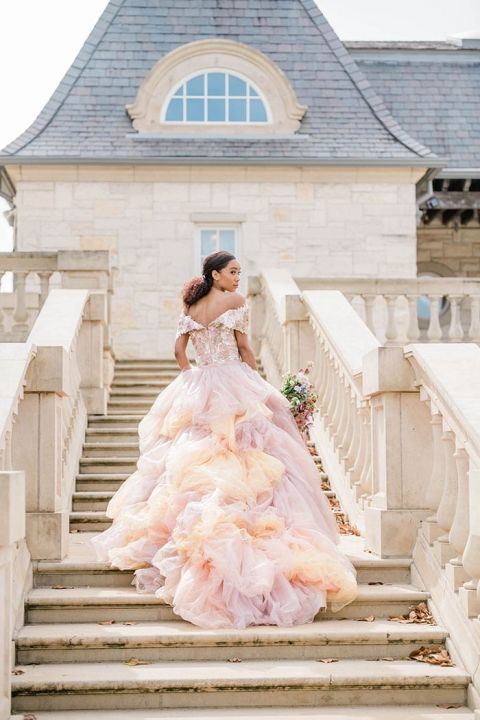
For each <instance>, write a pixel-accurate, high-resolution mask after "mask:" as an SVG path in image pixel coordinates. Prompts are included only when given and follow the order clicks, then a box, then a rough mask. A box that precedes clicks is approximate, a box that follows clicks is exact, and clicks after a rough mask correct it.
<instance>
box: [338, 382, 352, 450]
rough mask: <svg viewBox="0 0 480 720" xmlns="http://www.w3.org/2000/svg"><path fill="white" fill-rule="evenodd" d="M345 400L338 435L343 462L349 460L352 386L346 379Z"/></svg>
mask: <svg viewBox="0 0 480 720" xmlns="http://www.w3.org/2000/svg"><path fill="white" fill-rule="evenodd" d="M342 395H343V400H342V405H343V407H342V415H341V417H340V423H339V425H340V432H339V436H338V450H339V452H340V457H341V459H342V463H343V464H345V463H346V460H347V449H348V442H347V439H348V430H349V426H350V388H349V386H348V383H347V381H346V380H345V383H344V388H343V393H342Z"/></svg>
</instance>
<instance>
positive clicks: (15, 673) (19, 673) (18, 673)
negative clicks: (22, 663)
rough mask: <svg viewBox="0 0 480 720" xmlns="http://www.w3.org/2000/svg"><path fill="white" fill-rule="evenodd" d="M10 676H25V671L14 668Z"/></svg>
mask: <svg viewBox="0 0 480 720" xmlns="http://www.w3.org/2000/svg"><path fill="white" fill-rule="evenodd" d="M12 675H25V670H22V669H21V668H15V670H12Z"/></svg>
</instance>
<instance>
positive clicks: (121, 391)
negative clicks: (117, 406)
mask: <svg viewBox="0 0 480 720" xmlns="http://www.w3.org/2000/svg"><path fill="white" fill-rule="evenodd" d="M172 379H173V378H172ZM167 385H169V383H168V382H162V383H160V382H159V383H157V384H154V383H151V384H150V385H149V387H142V386H140V385H131V386H129V387H125V386H123V385H122V386H121V387H119V386H118V385H112V387H111V390H110V399H113V398H115V399H116V400H117V399H118V400H122V399H125V400H131V399H132V398H136V397H138V398H139V399H141V400H145V399H147V400H150V399H151V398H152V399H155V398H156V397H157V395H158V394H159V393H160V392H161V391H162V390H165V388H166V387H167Z"/></svg>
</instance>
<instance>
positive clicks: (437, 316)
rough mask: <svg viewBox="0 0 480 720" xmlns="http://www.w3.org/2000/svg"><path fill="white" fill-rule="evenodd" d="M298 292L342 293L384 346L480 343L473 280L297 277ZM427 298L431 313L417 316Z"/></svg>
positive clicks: (479, 294)
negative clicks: (331, 291) (421, 304)
mask: <svg viewBox="0 0 480 720" xmlns="http://www.w3.org/2000/svg"><path fill="white" fill-rule="evenodd" d="M295 281H296V283H297V285H298V287H299V289H300V290H301V291H303V290H340V291H341V292H342V293H343V294H344V295H345V297H346V298H347V299H348V300H349V302H351V303H352V306H353V307H354V308H355V309H356V310H357V312H358V313H359V315H360V317H361V318H362V319H363V320H364V322H365V323H366V325H367V327H368V328H369V329H370V330H371V331H372V332H373V334H374V335H375V336H376V337H377V338H378V339H379V340H380V341H381V343H382V344H383V345H386V346H389V345H404V344H405V343H408V342H440V341H445V342H459V341H464V342H475V343H478V342H480V281H479V280H475V279H473V278H450V277H447V278H428V277H420V278H411V279H409V278H407V279H404V278H391V279H389V278H386V279H385V278H384V279H379V278H334V279H333V278H296V279H295ZM421 298H422V299H423V301H424V305H425V308H424V310H427V315H429V317H424V318H422V317H420V318H419V316H418V312H417V306H418V302H419V300H420V299H421Z"/></svg>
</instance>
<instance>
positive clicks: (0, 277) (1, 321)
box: [0, 270, 5, 332]
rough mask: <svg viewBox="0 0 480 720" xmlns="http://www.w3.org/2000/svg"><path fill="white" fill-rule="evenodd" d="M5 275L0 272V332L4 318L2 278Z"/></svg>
mask: <svg viewBox="0 0 480 720" xmlns="http://www.w3.org/2000/svg"><path fill="white" fill-rule="evenodd" d="M4 275H5V272H4V271H3V270H0V332H1V331H2V330H3V329H4V327H3V318H4V312H3V307H2V295H1V292H2V278H3V276H4Z"/></svg>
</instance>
